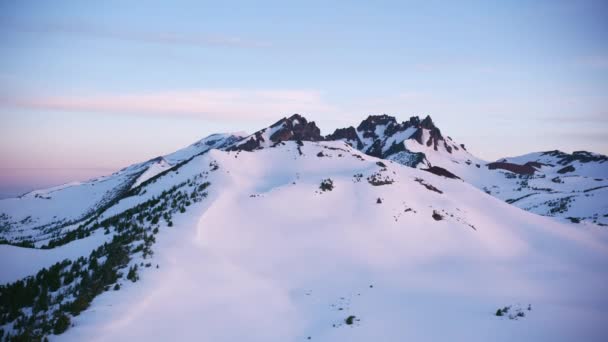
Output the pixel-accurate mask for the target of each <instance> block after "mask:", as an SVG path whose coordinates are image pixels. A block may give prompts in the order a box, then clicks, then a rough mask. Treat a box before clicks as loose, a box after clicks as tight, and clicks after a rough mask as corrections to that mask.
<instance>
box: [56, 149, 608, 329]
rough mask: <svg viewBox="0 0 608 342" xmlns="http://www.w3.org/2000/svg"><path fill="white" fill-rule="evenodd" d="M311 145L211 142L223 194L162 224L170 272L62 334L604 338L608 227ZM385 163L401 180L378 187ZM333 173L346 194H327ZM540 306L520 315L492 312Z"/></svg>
mask: <svg viewBox="0 0 608 342" xmlns="http://www.w3.org/2000/svg"><path fill="white" fill-rule="evenodd" d="M330 148H331V149H330ZM333 148H336V149H338V150H333ZM301 150H302V153H303V155H302V156H300V155H299V153H298V150H297V146H296V144H295V143H294V142H288V143H286V145H285V146H280V147H275V148H270V149H264V150H260V151H256V152H254V153H250V152H221V151H216V150H214V151H211V152H210V153H209V154H208V155H206V156H205V157H204V158H205V159H206V160H205V161H203V162H200V163H199V164H201V165H205V164H207V161H211V160H215V161H217V162H218V165H219V170H218V172H219V173H218V174H216V178H215V179H213V180H212V184H213V187H212V189H213V190H212V191H211V196H210V198H208V199H207V200H206V202H203V203H202V204H201V205H200V206H199V207H197V208H196V209H195V210H193V211H192V212H190V213H188V214H186V215H185V216H184V217H182V218H181V219H180V221H179V222H178V221H176V226H175V227H173V228H170V230H169V229H167V230H162V232H161V233H160V235H159V236H158V240H159V242H158V243H157V245H155V246H156V247H155V250H156V251H157V252H156V254H155V256H154V257H153V259H152V262H153V264H154V265H156V264H158V265H159V268H158V269H156V268H154V267H152V268H150V269H146V271H145V272H144V273H143V274H142V279H143V281H141V282H138V283H135V284H128V285H127V286H124V287H123V289H121V290H120V291H118V292H107V293H105V294H103V295H101V296H100V297H99V298H98V299H96V300H95V301H94V305H93V306H92V308H91V309H90V310H88V311H86V312H84V313H83V314H81V315H80V316H78V317H76V318H75V319H74V325H75V326H74V328H72V329H70V330H68V331H67V332H66V333H65V334H64V335H61V336H60V340H68V341H71V340H73V341H82V340H100V341H110V340H112V341H116V340H124V341H127V340H159V341H162V340H175V339H188V340H193V339H196V340H207V341H235V340H246V341H301V340H307V339H308V337H309V336H310V337H311V340H315V341H369V340H383V341H403V340H417V341H422V340H445V339H451V340H470V341H471V340H472V341H487V340H500V341H512V340H519V341H538V340H552V341H575V340H586V341H601V340H603V339H604V338H605V336H607V334H608V329H607V328H606V327H607V325H606V323H608V318H607V317H608V297H607V295H606V293H608V282H606V277H607V274H606V273H607V272H608V271H607V270H608V245H607V242H608V241H607V238H608V235H607V234H606V233H605V231H600V230H597V229H588V228H580V227H575V226H573V225H566V224H560V223H557V222H555V221H553V220H550V219H548V218H544V217H540V216H536V215H533V214H530V213H527V212H524V211H522V210H520V209H518V208H515V207H512V206H510V205H508V204H506V203H504V202H501V201H499V200H497V199H494V198H492V197H490V196H488V195H486V194H484V193H483V192H481V191H479V190H477V189H476V188H474V187H472V186H470V185H468V184H466V183H464V182H462V181H459V180H451V179H446V178H443V177H439V176H435V175H432V174H429V173H426V172H423V171H419V170H416V169H412V168H407V167H403V166H401V165H398V164H395V163H387V164H388V165H387V167H386V170H385V171H380V170H382V169H383V168H382V167H380V166H378V165H377V164H376V161H377V159H375V158H371V157H367V156H365V155H362V154H360V153H358V152H357V151H355V150H352V149H351V148H349V147H348V146H346V145H344V144H341V143H304V146H303V147H302V148H301ZM319 152H323V154H324V155H326V156H324V157H317V156H316V155H317V154H318V153H319ZM340 155H341V157H340ZM353 155H358V156H360V157H361V158H362V159H364V160H363V161H362V160H361V159H360V158H357V157H354V156H353ZM201 158H203V157H201ZM243 165H246V166H247V167H243ZM376 172H381V173H383V174H386V175H388V176H389V177H390V178H391V179H393V180H394V183H392V184H389V185H382V186H373V185H371V184H370V183H369V182H368V181H367V180H366V177H367V176H369V175H371V174H373V173H376ZM358 173H361V174H362V175H363V178H362V179H361V180H360V181H357V180H356V177H353V176H354V175H355V174H358ZM327 178H329V179H332V180H333V183H334V189H333V190H332V191H321V190H320V189H319V184H320V182H321V181H322V180H323V179H327ZM416 179H423V180H424V183H426V184H431V185H433V186H434V187H436V188H437V189H439V190H440V191H442V192H443V193H442V194H440V193H437V192H435V191H431V190H428V189H427V188H426V187H424V186H423V185H421V184H420V183H419V182H416V181H415V180H416ZM294 183H295V184H294ZM252 196H253V197H252ZM378 198H381V201H382V203H380V204H378V203H377V199H378ZM407 209H411V210H410V211H408V210H407ZM433 211H436V212H438V213H440V214H441V215H443V219H442V220H439V221H436V220H435V219H434V218H433V217H432V216H433ZM472 226H474V229H473V227H472ZM528 304H531V309H532V310H531V311H525V317H523V318H519V319H518V320H509V319H508V318H506V317H496V316H495V315H494V314H495V311H496V309H498V308H500V307H503V306H507V305H520V306H522V307H524V308H527V306H528ZM351 315H352V316H355V319H354V320H353V324H352V325H348V324H346V323H345V320H346V319H347V318H348V317H349V316H351Z"/></svg>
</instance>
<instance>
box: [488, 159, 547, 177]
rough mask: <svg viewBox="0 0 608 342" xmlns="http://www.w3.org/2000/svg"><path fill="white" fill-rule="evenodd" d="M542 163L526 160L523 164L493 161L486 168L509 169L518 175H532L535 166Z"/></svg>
mask: <svg viewBox="0 0 608 342" xmlns="http://www.w3.org/2000/svg"><path fill="white" fill-rule="evenodd" d="M541 165H542V164H541V163H537V162H527V163H525V164H524V165H519V164H513V163H507V162H495V163H489V164H488V168H489V169H490V170H495V169H502V170H507V171H511V172H513V173H517V174H519V175H533V174H534V172H536V168H538V167H540V166H541Z"/></svg>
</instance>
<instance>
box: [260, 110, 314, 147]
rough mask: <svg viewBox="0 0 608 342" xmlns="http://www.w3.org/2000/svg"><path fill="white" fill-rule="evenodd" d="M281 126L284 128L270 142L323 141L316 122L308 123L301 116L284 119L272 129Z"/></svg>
mask: <svg viewBox="0 0 608 342" xmlns="http://www.w3.org/2000/svg"><path fill="white" fill-rule="evenodd" d="M279 125H283V127H282V128H280V129H279V130H277V131H276V132H274V133H273V134H272V136H270V140H271V141H273V142H278V141H288V140H302V141H320V140H323V137H322V136H321V130H320V129H319V128H318V127H317V125H316V124H315V123H314V121H311V122H308V121H307V120H306V118H304V117H303V116H301V115H299V114H294V115H292V116H290V117H289V118H283V119H281V120H279V121H277V122H276V123H275V124H273V125H272V126H270V127H271V128H276V127H277V126H279Z"/></svg>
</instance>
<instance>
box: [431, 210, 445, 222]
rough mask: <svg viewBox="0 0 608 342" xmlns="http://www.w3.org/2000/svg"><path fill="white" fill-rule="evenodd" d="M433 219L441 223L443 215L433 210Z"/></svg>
mask: <svg viewBox="0 0 608 342" xmlns="http://www.w3.org/2000/svg"><path fill="white" fill-rule="evenodd" d="M433 219H434V220H435V221H441V220H443V215H441V214H440V213H438V212H437V211H436V210H433Z"/></svg>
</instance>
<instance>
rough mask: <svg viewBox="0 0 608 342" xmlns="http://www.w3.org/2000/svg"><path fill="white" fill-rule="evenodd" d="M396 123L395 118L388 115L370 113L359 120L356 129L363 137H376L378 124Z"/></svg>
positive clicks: (389, 124) (388, 124)
mask: <svg viewBox="0 0 608 342" xmlns="http://www.w3.org/2000/svg"><path fill="white" fill-rule="evenodd" d="M393 125H397V120H396V119H395V118H394V117H392V116H389V115H386V114H383V115H370V116H368V117H367V119H365V120H363V121H361V123H360V124H359V126H358V127H357V131H359V132H360V133H361V134H362V135H363V137H364V138H374V139H375V138H378V137H379V135H378V134H377V133H376V129H377V128H378V127H379V126H387V127H390V126H393Z"/></svg>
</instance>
